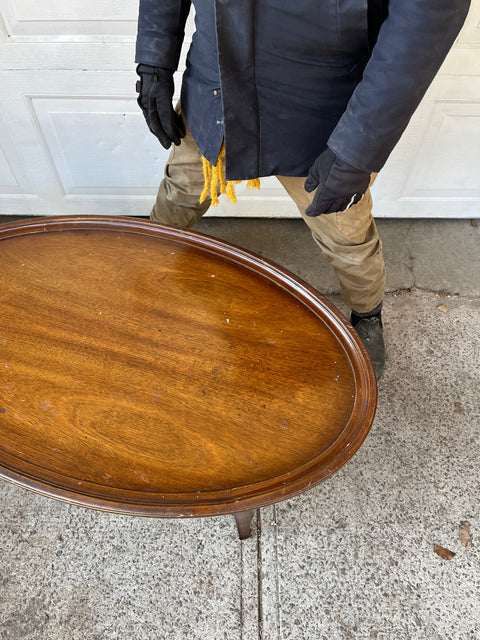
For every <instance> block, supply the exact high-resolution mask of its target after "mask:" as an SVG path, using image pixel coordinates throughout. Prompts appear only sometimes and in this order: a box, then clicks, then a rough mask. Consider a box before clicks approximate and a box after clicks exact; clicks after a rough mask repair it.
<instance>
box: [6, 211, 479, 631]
mask: <svg viewBox="0 0 480 640" xmlns="http://www.w3.org/2000/svg"><path fill="white" fill-rule="evenodd" d="M9 219H12V218H9ZM4 220H5V219H4ZM0 221H1V220H0ZM378 226H379V230H380V233H381V236H382V238H383V242H384V248H385V256H386V262H387V272H388V282H387V287H388V291H389V293H388V295H387V296H386V300H385V314H384V318H385V331H386V342H387V349H388V360H387V367H386V370H385V374H384V377H383V378H382V380H381V383H380V385H379V404H378V410H377V415H376V419H375V422H374V425H373V427H372V430H371V433H370V435H369V436H368V438H367V440H366V441H365V443H364V444H363V446H362V447H361V449H360V450H359V452H358V453H357V454H356V456H355V457H354V458H353V459H352V460H351V461H350V462H349V463H348V464H347V465H346V466H345V467H343V468H342V469H341V470H340V471H339V472H338V473H337V474H335V475H334V476H333V477H332V478H330V479H329V480H328V481H326V482H324V483H323V484H321V485H319V486H318V487H316V488H314V489H312V490H310V491H308V492H307V493H305V494H303V495H301V496H298V497H296V498H294V499H291V500H288V501H285V502H283V503H279V504H278V505H274V506H272V507H268V508H264V509H261V510H260V512H259V513H258V514H257V523H256V526H255V528H254V531H253V535H252V537H251V538H250V539H249V540H247V541H245V542H243V543H241V542H240V541H239V540H238V538H237V535H236V532H235V527H234V522H233V518H231V517H223V518H207V519H194V520H179V521H172V520H150V519H143V518H129V517H127V516H115V515H106V514H101V513H97V512H93V511H88V510H85V509H81V508H77V507H73V506H70V505H66V504H62V503H58V502H54V501H52V500H49V499H47V498H44V497H41V496H37V495H35V494H33V493H29V492H27V491H25V490H23V489H20V488H18V487H14V486H12V485H9V484H7V483H4V482H2V483H0V508H1V512H2V518H1V519H0V551H1V554H2V563H1V566H0V638H1V639H2V640H67V638H68V639H69V640H77V639H78V640H80V638H81V639H82V640H117V639H120V638H121V639H122V640H137V639H141V640H158V639H159V638H161V639H162V640H163V639H166V640H170V639H171V640H181V639H184V638H185V639H187V638H188V640H312V639H313V638H315V639H318V640H327V639H328V640H352V639H355V640H367V639H368V640H370V639H374V640H421V639H423V638H428V639H429V640H460V639H462V640H463V639H464V638H465V639H469V640H476V639H477V638H480V607H479V602H480V572H479V570H478V568H479V566H480V518H479V512H478V496H479V491H480V483H479V478H480V457H479V456H478V447H479V434H478V433H479V432H478V427H479V423H480V409H479V407H480V392H479V382H480V358H479V354H480V332H479V330H478V328H479V326H480V229H479V228H478V227H474V226H472V225H471V224H470V222H469V221H458V220H455V221H433V220H428V221H427V220H425V221H421V220H413V221H410V220H380V221H379V222H378ZM197 229H198V230H200V231H203V232H205V233H209V234H211V235H215V236H218V237H221V238H223V239H226V240H228V241H230V242H233V243H235V244H239V245H241V246H243V247H245V248H247V249H250V250H252V251H255V252H256V253H259V254H261V255H263V256H264V257H266V258H269V259H271V260H273V261H274V262H277V263H278V264H280V265H282V266H283V267H286V268H288V269H290V270H291V271H293V272H294V273H296V274H297V275H299V276H300V277H302V278H304V279H305V280H306V281H307V282H309V283H311V284H312V285H313V286H316V287H317V288H318V289H319V290H320V291H322V292H323V293H325V294H326V295H327V296H328V297H329V298H330V299H331V300H332V301H333V302H334V303H335V304H336V305H337V306H338V307H339V308H340V309H341V310H342V311H344V312H346V311H347V310H346V308H345V306H344V305H343V303H342V302H341V300H340V298H339V296H338V285H337V283H336V280H335V277H334V275H333V273H332V271H331V269H330V267H329V266H328V265H326V264H325V263H324V262H323V260H322V259H321V257H320V256H319V254H318V250H317V248H316V246H315V245H314V243H313V242H312V241H311V239H310V236H309V231H308V229H307V228H306V227H305V226H304V225H303V223H302V222H301V221H299V220H225V219H214V218H211V219H205V220H203V221H201V223H200V224H199V225H198V226H197ZM441 296H444V297H441ZM441 304H442V305H445V307H446V308H447V311H446V312H442V311H441V310H439V309H438V307H439V305H441ZM464 521H466V522H468V523H469V526H470V530H471V532H472V536H473V537H472V547H471V548H467V547H465V546H463V545H462V543H461V541H460V539H459V528H460V525H461V523H462V522H464ZM436 544H439V545H441V546H444V547H446V548H448V549H450V550H451V551H453V552H454V553H455V556H454V557H453V559H452V560H449V561H447V560H443V559H441V558H440V557H439V556H438V555H436V553H435V552H434V546H435V545H436Z"/></svg>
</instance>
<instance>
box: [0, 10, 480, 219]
mask: <svg viewBox="0 0 480 640" xmlns="http://www.w3.org/2000/svg"><path fill="white" fill-rule="evenodd" d="M137 6H138V3H137V0H68V2H65V0H42V2H38V1H34V0H0V214H17V215H19V214H23V215H37V214H41V215H61V214H120V215H146V214H147V213H148V212H149V210H150V207H151V205H152V203H153V200H154V196H155V193H156V188H157V186H158V183H159V181H160V180H161V177H162V173H163V165H164V163H165V159H166V156H167V153H166V152H165V151H164V150H163V148H162V147H161V146H160V145H159V144H158V142H156V140H155V138H153V136H152V135H151V134H150V133H149V131H148V129H147V128H146V126H145V123H144V121H143V117H142V115H141V114H140V112H139V110H138V108H137V105H136V101H135V94H134V84H135V80H136V74H135V65H134V62H133V60H134V41H135V32H136V17H137ZM191 31H192V21H191V20H190V23H189V34H191ZM188 42H189V37H187V41H186V43H185V44H186V46H188ZM479 54H480V0H473V3H472V8H471V11H470V14H469V18H468V20H467V23H466V25H465V27H464V29H463V31H462V33H461V35H460V37H459V39H458V41H457V43H456V44H455V47H454V49H453V50H452V52H451V54H450V56H449V58H448V59H447V61H446V62H445V65H444V66H443V68H442V71H441V73H440V74H439V76H438V77H437V79H436V81H435V83H434V84H433V86H432V87H431V89H430V91H429V93H428V95H427V96H426V98H425V100H424V101H423V103H422V105H421V107H420V109H419V110H418V112H417V113H416V115H415V117H414V119H413V120H412V122H411V124H410V126H409V128H408V130H407V132H406V133H405V135H404V137H403V139H402V141H401V143H400V144H399V145H398V147H397V149H396V150H395V152H394V154H393V155H392V157H391V158H390V160H389V162H388V165H387V166H386V167H385V169H384V170H383V171H382V173H381V175H380V177H379V179H378V181H377V184H376V185H375V192H376V193H375V195H376V204H375V213H376V215H377V216H380V217H382V216H385V217H457V218H462V217H478V211H479V210H480V63H479ZM178 76H179V77H180V74H178ZM238 191H239V195H240V198H239V203H238V204H237V205H235V206H233V205H229V204H228V203H224V204H222V206H221V207H220V208H219V209H218V210H217V211H216V212H215V215H218V214H221V215H225V216H230V215H237V216H263V217H291V216H297V212H296V210H295V207H294V206H293V205H292V203H291V202H290V201H289V199H288V197H286V195H285V193H284V192H283V190H282V188H281V187H280V186H279V185H278V183H277V182H276V180H275V179H274V178H267V179H263V180H262V189H261V191H260V192H256V191H255V192H251V191H249V192H248V193H247V192H245V190H242V187H241V186H240V187H239V189H238Z"/></svg>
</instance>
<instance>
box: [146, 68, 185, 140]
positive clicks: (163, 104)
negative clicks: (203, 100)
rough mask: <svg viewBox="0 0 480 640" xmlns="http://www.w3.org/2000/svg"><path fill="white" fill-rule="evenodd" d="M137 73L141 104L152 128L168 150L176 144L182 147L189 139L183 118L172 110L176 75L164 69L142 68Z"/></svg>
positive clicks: (149, 126)
mask: <svg viewBox="0 0 480 640" xmlns="http://www.w3.org/2000/svg"><path fill="white" fill-rule="evenodd" d="M137 73H138V75H139V76H140V80H137V85H136V89H137V93H138V94H139V95H138V98H137V102H138V104H139V106H140V108H141V110H142V112H143V115H144V116H145V120H146V121H147V125H148V128H149V129H150V131H151V132H152V133H153V134H154V135H155V136H156V137H157V138H158V139H159V140H160V143H161V144H162V146H163V147H165V149H169V148H170V146H171V144H172V142H173V144H175V145H179V144H180V140H181V138H183V136H184V135H185V126H184V124H183V120H182V117H181V115H180V114H178V113H176V112H175V110H174V109H173V106H172V98H173V91H174V83H173V71H172V70H171V69H164V68H163V67H152V66H150V65H148V64H139V65H138V67H137Z"/></svg>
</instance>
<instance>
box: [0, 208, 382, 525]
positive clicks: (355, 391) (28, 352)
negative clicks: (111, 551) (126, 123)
mask: <svg viewBox="0 0 480 640" xmlns="http://www.w3.org/2000/svg"><path fill="white" fill-rule="evenodd" d="M0 287H1V288H0V291H1V296H0V475H1V476H2V477H3V478H5V479H7V480H10V481H12V482H14V483H17V484H19V485H21V486H24V487H26V488H29V489H33V490H35V491H38V492H40V493H42V494H45V495H48V496H51V497H53V498H58V499H61V500H66V501H68V502H71V503H75V504H79V505H83V506H86V507H94V508H98V509H103V510H108V511H114V512H120V513H128V514H135V515H145V516H173V517H183V516H203V515H218V514H223V513H235V512H239V511H251V510H254V509H256V508H257V507H260V506H263V505H267V504H271V503H274V502H277V501H279V500H283V499H285V498H288V497H290V496H294V495H296V494H299V493H301V492H302V491H304V490H306V489H308V488H309V487H312V486H314V485H315V484H317V483H319V482H320V481H322V480H324V479H325V478H327V477H328V476H330V475H332V474H333V473H334V472H336V471H337V470H338V469H339V468H340V467H341V466H342V465H343V464H344V463H345V462H347V460H348V459H349V458H351V456H352V455H353V454H354V453H355V452H356V451H357V449H358V448H359V447H360V445H361V444H362V442H363V440H364V439H365V437H366V435H367V433H368V431H369V428H370V426H371V424H372V421H373V418H374V413H375V408H376V399H377V395H376V394H377V390H376V382H375V374H374V372H373V368H372V366H371V363H370V361H369V359H368V356H366V351H365V350H364V347H363V345H362V344H361V342H360V340H359V339H358V337H357V336H356V334H355V333H354V332H352V330H351V327H350V326H349V325H348V323H347V322H346V321H345V320H344V318H343V317H342V316H341V315H340V314H339V312H338V311H337V310H336V309H335V308H334V307H333V306H332V305H331V304H330V303H328V302H327V301H326V300H325V299H324V298H323V297H322V296H321V295H319V294H318V292H316V291H315V290H314V289H312V288H311V287H309V286H308V285H306V284H305V283H302V282H301V281H299V280H298V279H297V278H295V277H294V276H293V275H292V274H290V273H288V272H286V271H284V270H283V269H280V268H278V267H275V266H274V265H272V264H270V263H269V262H267V261H266V260H263V259H262V258H260V257H257V256H254V255H252V254H250V253H248V252H245V251H243V250H241V249H239V248H237V247H234V246H231V245H229V244H227V243H224V242H221V241H219V240H215V239H213V238H209V237H207V236H203V235H200V234H197V233H194V232H190V231H180V230H176V229H172V228H168V227H162V226H159V225H156V224H153V223H149V222H143V221H140V220H134V219H128V218H127V219H126V218H116V217H100V216H98V217H64V218H48V219H43V220H34V221H29V222H22V223H14V224H8V225H4V226H3V227H0Z"/></svg>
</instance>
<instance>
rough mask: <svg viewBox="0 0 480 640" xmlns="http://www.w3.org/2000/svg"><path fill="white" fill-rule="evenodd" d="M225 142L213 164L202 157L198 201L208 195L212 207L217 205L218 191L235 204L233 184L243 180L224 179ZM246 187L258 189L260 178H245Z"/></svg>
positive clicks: (203, 199) (203, 200)
mask: <svg viewBox="0 0 480 640" xmlns="http://www.w3.org/2000/svg"><path fill="white" fill-rule="evenodd" d="M224 165H225V143H224V142H223V143H222V148H221V149H220V153H219V154H218V160H217V164H216V165H215V166H213V165H212V164H211V163H210V162H209V161H208V160H207V159H206V158H202V166H203V178H204V187H203V191H202V195H201V196H200V202H205V200H206V199H207V197H208V195H210V198H211V200H212V205H211V206H212V207H216V206H218V192H220V193H225V194H227V196H228V199H229V200H230V202H233V204H235V203H236V202H237V198H236V196H235V188H234V185H236V184H240V183H241V182H243V180H228V181H227V180H225V168H224ZM247 189H260V178H254V179H253V180H247Z"/></svg>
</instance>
